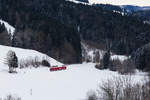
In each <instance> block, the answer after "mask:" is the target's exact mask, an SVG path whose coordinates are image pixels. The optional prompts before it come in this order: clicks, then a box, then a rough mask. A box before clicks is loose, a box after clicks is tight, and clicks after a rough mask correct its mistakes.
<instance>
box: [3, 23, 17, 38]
mask: <svg viewBox="0 0 150 100" xmlns="http://www.w3.org/2000/svg"><path fill="white" fill-rule="evenodd" d="M0 23H1V24H3V23H4V25H5V27H6V30H7V32H8V33H9V34H10V35H11V36H13V35H14V32H15V28H14V27H13V26H11V25H10V24H8V23H7V22H6V21H3V20H0Z"/></svg>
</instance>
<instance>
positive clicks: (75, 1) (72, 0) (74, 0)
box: [66, 0, 92, 5]
mask: <svg viewBox="0 0 150 100" xmlns="http://www.w3.org/2000/svg"><path fill="white" fill-rule="evenodd" d="M66 1H69V2H74V3H76V4H84V5H92V4H90V3H85V2H81V1H77V0H66Z"/></svg>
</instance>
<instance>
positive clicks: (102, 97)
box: [87, 76, 150, 100]
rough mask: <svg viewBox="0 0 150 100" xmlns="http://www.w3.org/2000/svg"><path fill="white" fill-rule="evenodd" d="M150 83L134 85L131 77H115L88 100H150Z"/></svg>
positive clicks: (89, 96) (103, 84)
mask: <svg viewBox="0 0 150 100" xmlns="http://www.w3.org/2000/svg"><path fill="white" fill-rule="evenodd" d="M149 83H150V80H148V81H147V82H146V83H145V84H143V85H142V84H138V83H137V84H133V83H132V81H131V77H126V76H124V77H114V78H112V79H108V80H107V81H106V82H103V83H102V85H100V86H99V89H98V92H96V93H95V94H92V95H88V99H87V100H150V95H149V94H150V84H149ZM93 93H94V92H93ZM91 97H92V98H93V97H94V99H91Z"/></svg>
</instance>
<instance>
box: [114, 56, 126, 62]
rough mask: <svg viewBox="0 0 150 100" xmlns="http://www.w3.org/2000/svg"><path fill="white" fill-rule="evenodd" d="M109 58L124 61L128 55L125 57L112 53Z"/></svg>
mask: <svg viewBox="0 0 150 100" xmlns="http://www.w3.org/2000/svg"><path fill="white" fill-rule="evenodd" d="M111 59H112V60H116V59H119V60H120V61H124V60H126V59H128V57H127V56H124V55H112V56H111Z"/></svg>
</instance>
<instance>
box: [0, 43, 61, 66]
mask: <svg viewBox="0 0 150 100" xmlns="http://www.w3.org/2000/svg"><path fill="white" fill-rule="evenodd" d="M9 50H13V51H15V53H16V55H17V57H18V60H19V61H21V60H29V59H35V58H37V59H38V60H39V61H41V60H43V59H47V60H48V61H49V63H50V64H51V65H62V63H60V62H58V61H56V60H55V59H53V58H51V57H48V56H47V55H45V54H42V53H40V52H38V51H35V50H28V49H21V48H13V47H8V46H2V45H0V65H2V64H4V63H5V59H6V55H7V53H8V51H9Z"/></svg>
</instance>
